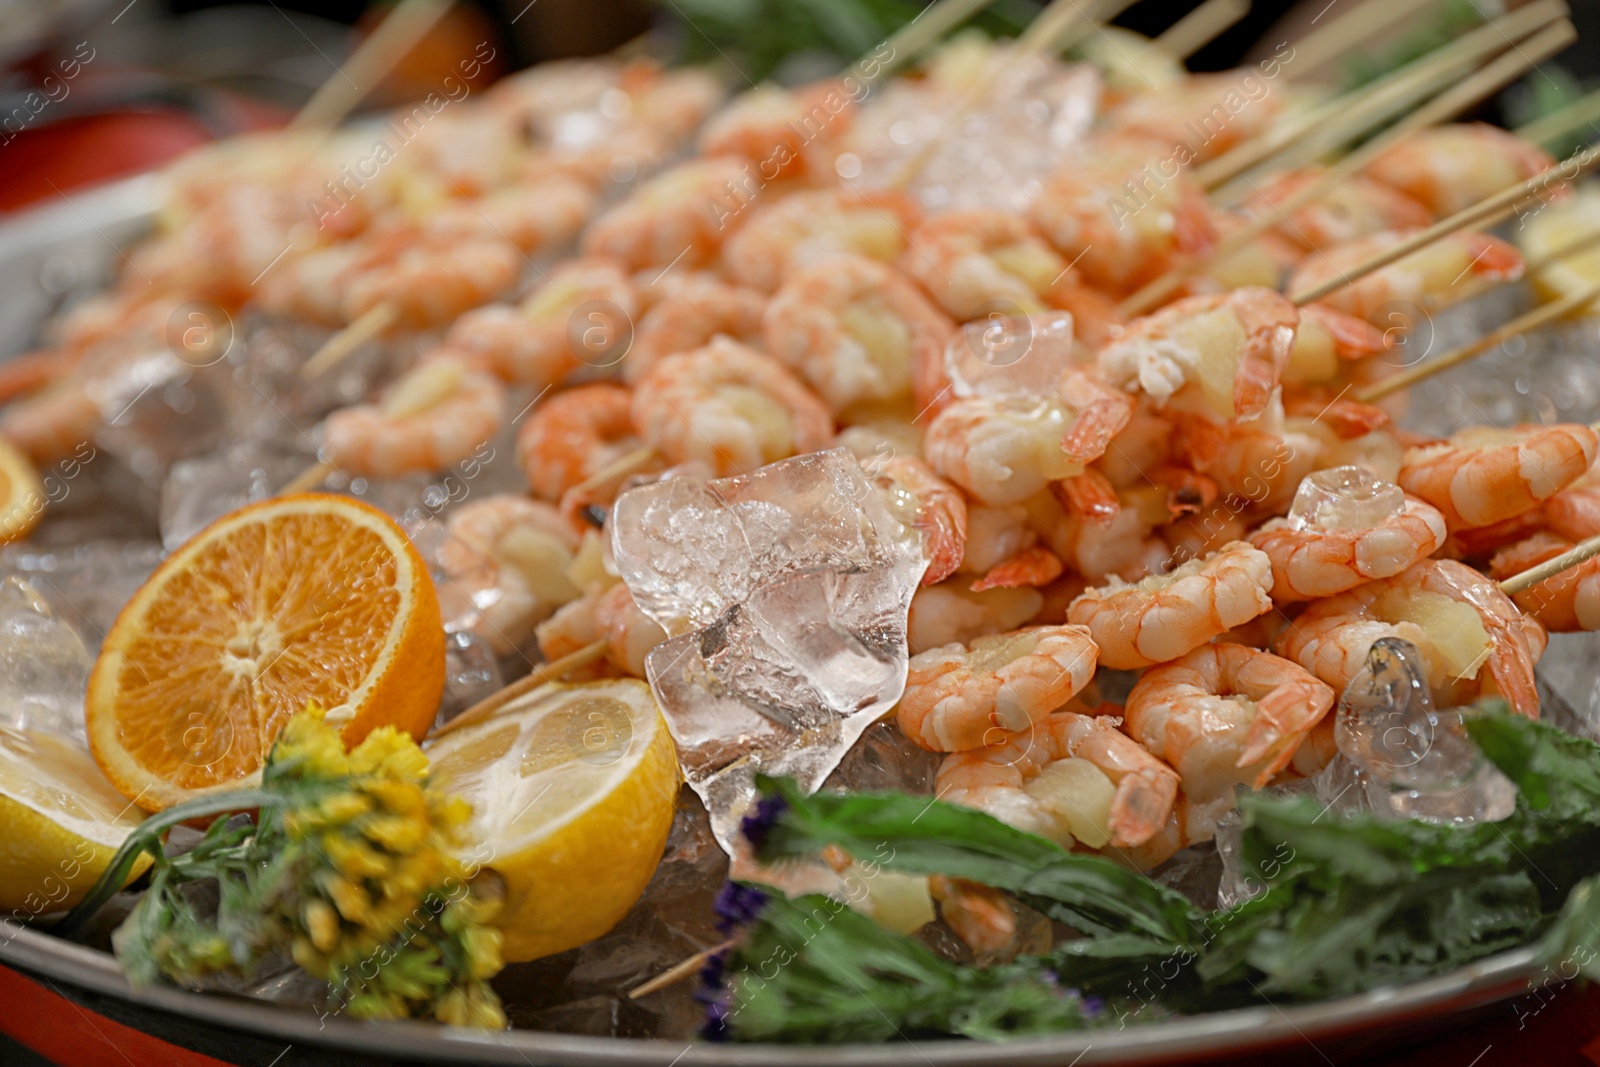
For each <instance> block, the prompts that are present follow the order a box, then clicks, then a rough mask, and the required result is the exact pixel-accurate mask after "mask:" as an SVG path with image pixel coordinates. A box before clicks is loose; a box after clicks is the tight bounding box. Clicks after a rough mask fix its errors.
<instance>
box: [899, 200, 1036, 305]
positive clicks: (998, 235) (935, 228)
mask: <svg viewBox="0 0 1600 1067" xmlns="http://www.w3.org/2000/svg"><path fill="white" fill-rule="evenodd" d="M907 243H908V245H909V247H908V248H907V249H906V251H905V253H904V254H903V255H901V257H900V269H901V270H903V271H905V272H906V273H907V274H909V275H910V276H911V277H912V278H914V279H915V280H916V281H917V283H918V284H919V285H921V286H922V288H923V289H924V290H925V291H926V292H927V293H928V294H929V295H930V296H932V297H933V298H934V300H935V301H937V302H938V304H939V306H940V307H942V308H944V310H945V311H946V312H948V313H949V314H950V315H951V316H952V317H954V318H955V320H956V321H957V322H971V321H972V320H974V319H980V318H984V317H985V316H987V315H988V314H990V313H991V312H998V313H1000V314H1005V315H1035V314H1038V313H1040V312H1043V311H1045V310H1046V309H1047V308H1048V306H1049V302H1048V299H1047V296H1048V294H1049V293H1050V291H1051V288H1052V286H1054V285H1056V284H1059V279H1061V277H1062V276H1063V274H1065V273H1066V271H1067V261H1066V260H1064V259H1062V258H1061V256H1060V255H1059V254H1058V253H1057V252H1056V251H1055V250H1054V249H1053V248H1051V247H1050V246H1049V245H1047V244H1045V242H1044V241H1043V240H1041V239H1040V237H1039V235H1038V234H1036V233H1034V231H1033V229H1032V227H1030V226H1029V225H1028V223H1027V222H1026V221H1025V220H1023V219H1022V218H1020V217H1018V216H1016V215H1011V214H1008V213H1006V212H1004V211H951V212H948V213H946V214H942V215H936V216H934V217H933V218H931V219H928V220H927V221H926V222H924V223H923V224H922V225H921V226H918V227H917V228H916V230H914V231H913V232H912V234H911V236H910V238H909V239H908V242H907Z"/></svg>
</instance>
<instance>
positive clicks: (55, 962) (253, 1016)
mask: <svg viewBox="0 0 1600 1067" xmlns="http://www.w3.org/2000/svg"><path fill="white" fill-rule="evenodd" d="M69 196H70V199H69V198H66V197H64V198H63V199H62V200H61V201H57V202H55V203H53V204H50V205H47V206H45V207H43V208H39V209H37V210H34V211H31V212H28V213H26V214H23V215H18V216H14V217H13V218H12V219H10V220H7V221H5V222H3V223H0V292H4V293H5V294H6V295H5V298H4V300H0V358H9V357H10V356H13V355H15V354H17V353H19V352H21V351H24V350H26V349H27V348H29V347H31V346H32V344H33V343H35V341H36V335H37V332H38V327H39V325H40V324H41V323H42V321H43V320H44V319H45V318H47V317H48V316H49V315H50V314H51V313H52V312H54V311H55V310H56V309H57V308H59V307H60V306H62V304H64V303H65V302H67V301H68V300H69V299H70V298H71V297H73V296H74V295H76V294H78V293H81V292H84V291H92V290H93V289H95V288H98V287H100V286H101V285H103V284H104V283H105V282H106V281H107V280H109V278H110V277H111V275H112V274H113V273H114V271H115V269H116V267H117V266H118V265H119V264H120V262H121V256H122V250H123V249H126V248H127V247H128V246H129V244H130V243H131V242H133V241H134V240H136V239H137V238H138V237H139V236H140V235H141V234H142V233H144V232H145V231H147V230H148V228H149V226H150V224H151V221H152V219H153V218H154V215H155V212H156V210H157V207H158V199H157V198H158V196H159V187H158V185H157V182H156V180H155V179H154V178H152V177H141V178H135V179H130V180H127V181H123V182H118V183H116V184H113V185H107V186H104V187H102V188H100V189H96V190H93V191H89V192H84V193H72V194H69ZM0 964H3V965H5V966H8V967H12V968H14V969H16V970H18V971H21V972H23V973H25V974H29V975H32V976H35V977H37V978H38V979H40V980H41V981H43V982H44V984H45V985H46V986H47V988H49V989H51V990H53V991H55V992H57V993H60V994H61V995H63V996H65V997H67V998H68V999H70V1000H73V1001H75V1002H77V1003H79V1004H81V1005H83V1006H85V1007H87V1008H89V1009H91V1010H93V1011H96V1012H99V1013H100V1014H102V1015H105V1016H107V1017H109V1018H111V1019H114V1020H116V1021H118V1022H121V1023H123V1024H125V1025H127V1026H130V1027H132V1028H135V1029H138V1030H141V1031H144V1032H146V1033H149V1034H151V1035H153V1036H155V1037H158V1038H161V1039H163V1040H165V1041H169V1042H171V1043H173V1044H176V1045H180V1046H183V1047H186V1048H190V1049H193V1050H195V1051H197V1052H200V1053H203V1054H207V1055H211V1056H214V1057H217V1058H219V1059H223V1060H226V1061H228V1062H232V1063H240V1064H261V1065H263V1067H266V1065H268V1064H273V1065H277V1067H290V1065H297V1064H324V1063H326V1064H341V1065H344V1064H386V1063H419V1062H427V1063H485V1064H490V1063H493V1064H499V1063H504V1064H512V1065H517V1067H528V1065H530V1064H537V1065H541V1067H543V1065H547V1064H585V1065H589V1064H593V1065H602V1064H614V1065H626V1067H646V1065H659V1067H673V1065H680V1067H687V1065H690V1064H722V1065H733V1064H748V1065H751V1067H788V1065H793V1067H802V1065H804V1067H810V1065H812V1064H816V1063H818V1062H819V1061H821V1060H823V1059H826V1060H827V1061H828V1062H829V1063H832V1064H835V1065H837V1067H880V1065H881V1067H890V1065H903V1064H906V1063H908V1062H922V1063H926V1064H928V1065H930V1067H956V1065H973V1067H977V1065H1012V1067H1069V1065H1084V1067H1087V1065H1090V1064H1172V1063H1192V1062H1197V1061H1208V1060H1209V1061H1219V1060H1226V1061H1228V1062H1234V1063H1238V1062H1249V1061H1250V1060H1253V1059H1256V1058H1258V1057H1259V1058H1260V1059H1261V1060H1262V1062H1266V1060H1267V1059H1268V1054H1269V1053H1271V1052H1272V1051H1274V1050H1279V1049H1285V1048H1294V1047H1298V1046H1303V1045H1305V1044H1308V1043H1310V1044H1314V1045H1315V1046H1316V1047H1317V1048H1318V1049H1319V1050H1320V1051H1321V1052H1322V1053H1323V1057H1322V1058H1324V1059H1327V1058H1328V1056H1329V1055H1331V1054H1334V1053H1336V1052H1337V1051H1340V1050H1342V1051H1344V1052H1346V1053H1349V1054H1354V1055H1361V1054H1363V1053H1365V1054H1366V1055H1372V1054H1375V1053H1377V1052H1378V1051H1379V1050H1380V1049H1381V1050H1382V1051H1393V1050H1394V1049H1395V1048H1396V1047H1403V1045H1405V1044H1407V1043H1413V1042H1417V1041H1420V1040H1423V1039H1425V1038H1427V1037H1428V1036H1430V1035H1432V1034H1436V1033H1439V1032H1441V1031H1444V1030H1447V1029H1457V1028H1459V1027H1460V1026H1461V1025H1462V1024H1463V1023H1464V1022H1465V1021H1466V1020H1467V1019H1468V1018H1470V1017H1481V1016H1483V1015H1485V1014H1488V1013H1490V1012H1492V1011H1495V1010H1499V1011H1506V1010H1509V1009H1507V1008H1504V1007H1500V1008H1498V1009H1496V1008H1495V1006H1496V1005H1497V1004H1500V1003H1501V1002H1503V1001H1506V1000H1509V999H1511V998H1513V997H1517V996H1520V995H1524V994H1526V993H1528V992H1529V990H1530V989H1531V988H1533V985H1534V982H1535V979H1536V977H1537V976H1538V974H1539V970H1538V968H1537V966H1536V964H1535V960H1534V955H1533V951H1532V949H1528V948H1524V949H1519V950H1516V951H1512V952H1507V953H1503V954H1501V955H1498V956H1494V957H1492V958H1490V959H1486V960H1482V961H1480V962H1478V963H1476V964H1474V965H1472V966H1468V967H1464V968H1462V969H1460V970H1458V971H1455V972H1453V973H1451V974H1448V975H1444V976H1441V977H1438V978H1433V979H1429V980H1427V981H1423V982H1416V983H1413V984H1411V985H1407V986H1403V987H1399V988H1392V989H1382V990H1375V991H1373V992H1369V993H1365V994H1362V995H1360V996H1354V997H1347V998H1344V999H1341V1000H1332V1001H1325V1002H1322V1003H1319V1004H1311V1005H1299V1006H1285V1007H1278V1006H1274V1005H1265V1006H1262V1007H1255V1008H1245V1009H1239V1010H1235V1011H1225V1012H1216V1013H1213V1014H1209V1015H1203V1016H1192V1017H1185V1018H1179V1019H1174V1020H1172V1021H1170V1022H1162V1023H1152V1024H1145V1025H1138V1026H1132V1027H1129V1028H1127V1029H1124V1030H1120V1031H1116V1030H1107V1031H1090V1032H1085V1033H1075V1034H1062V1035H1060V1036H1058V1037H1051V1038H1043V1039H1034V1040H1027V1041H1018V1042H1014V1043H1010V1044H1003V1045H992V1044H979V1043H975V1042H966V1041H953V1040H950V1041H945V1040H939V1041H916V1042H911V1041H909V1040H907V1041H896V1042H890V1043H887V1044H875V1045H850V1046H829V1047H827V1048H821V1047H815V1046H779V1045H714V1044H704V1043H694V1044H686V1043H685V1042H682V1041H663V1040H634V1039H624V1038H599V1037H582V1036H576V1035H570V1034H557V1033H548V1032H542V1031H534V1030H510V1031H506V1032H499V1033H493V1032H485V1031H478V1030H466V1029H456V1028H451V1027H444V1026H438V1025H435V1024H431V1023H423V1022H402V1023H367V1022H357V1021H353V1020H346V1019H339V1018H333V1017H326V1018H324V1017H322V1016H320V1015H319V1014H318V1013H317V1012H315V1011H313V1010H310V1009H309V1008H307V1009H291V1008H285V1007H278V1006H274V1005H271V1004H267V1003H263V1002H257V1001H251V1000H246V999H243V998H239V997H232V996H226V995H221V994H199V993H191V992H187V991H184V990H180V989H176V988H152V989H147V990H143V991H135V990H133V989H132V988H130V987H129V985H128V983H127V980H126V979H125V978H124V977H123V975H122V970H121V968H120V967H119V966H118V964H117V962H116V960H115V959H114V958H113V957H112V956H111V955H110V954H108V953H106V952H102V951H98V950H95V949H92V948H88V947H85V946H83V945H79V944H74V943H71V942H67V941H63V940H61V939H58V938H55V937H51V936H50V935H49V934H47V933H43V932H40V931H36V930H32V929H28V928H26V927H23V926H20V925H18V924H16V923H14V922H12V921H11V920H9V919H4V918H0ZM1276 1062H1277V1059H1276V1058H1274V1063H1276ZM1330 1062H1332V1061H1330Z"/></svg>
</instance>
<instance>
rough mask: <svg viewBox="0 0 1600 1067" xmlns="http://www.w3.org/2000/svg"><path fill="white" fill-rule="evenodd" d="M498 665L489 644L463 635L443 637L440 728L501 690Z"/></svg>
mask: <svg viewBox="0 0 1600 1067" xmlns="http://www.w3.org/2000/svg"><path fill="white" fill-rule="evenodd" d="M504 686H505V681H504V680H503V679H502V677H501V674H500V664H499V661H498V660H496V659H495V656H494V652H493V651H491V650H490V648H489V643H488V642H487V641H485V640H484V639H483V638H482V637H479V636H478V635H477V634H474V633H469V632H466V631H456V632H453V633H446V634H445V637H444V695H443V696H442V697H441V698H440V699H439V715H438V717H437V718H436V719H435V720H434V726H435V727H436V728H437V727H440V726H443V725H444V724H445V723H447V722H449V721H450V720H451V719H453V718H455V717H456V716H457V715H459V714H461V713H462V712H463V711H466V710H467V709H468V708H470V707H472V705H474V704H476V703H477V702H478V701H480V700H482V699H483V698H484V697H486V696H488V695H489V694H491V693H494V692H498V691H499V690H500V689H502V688H504Z"/></svg>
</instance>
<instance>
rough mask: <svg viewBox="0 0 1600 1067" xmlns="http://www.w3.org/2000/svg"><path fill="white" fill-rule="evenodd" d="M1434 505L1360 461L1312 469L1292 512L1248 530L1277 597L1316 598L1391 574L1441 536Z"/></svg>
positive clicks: (1428, 551) (1434, 547)
mask: <svg viewBox="0 0 1600 1067" xmlns="http://www.w3.org/2000/svg"><path fill="white" fill-rule="evenodd" d="M1444 539H1445V525H1444V516H1443V515H1441V514H1439V511H1438V509H1437V508H1434V507H1432V506H1431V505H1429V504H1426V503H1424V502H1423V501H1421V500H1418V499H1417V498H1416V497H1413V496H1404V495H1403V494H1402V493H1401V492H1400V490H1399V488H1398V487H1397V486H1395V485H1392V484H1391V483H1388V482H1385V481H1382V480H1380V479H1378V478H1376V477H1374V476H1373V475H1372V474H1370V473H1368V472H1367V471H1365V470H1363V469H1362V468H1360V467H1336V468H1333V469H1331V470H1322V471H1317V472H1315V473H1314V474H1310V475H1308V476H1307V477H1306V479H1305V480H1304V481H1303V482H1302V483H1301V487H1300V491H1299V494H1298V496H1297V497H1296V499H1295V506H1294V508H1293V509H1292V510H1291V511H1290V513H1289V518H1287V519H1274V520H1272V521H1271V522H1269V523H1267V524H1266V525H1265V526H1263V527H1261V528H1260V529H1259V530H1257V531H1256V532H1255V533H1253V534H1251V535H1250V537H1249V538H1248V540H1249V542H1250V543H1251V544H1252V545H1255V546H1256V547H1257V548H1259V549H1261V551H1263V552H1265V553H1266V554H1267V557H1268V558H1269V559H1271V560H1272V599H1273V600H1275V601H1277V602H1278V603H1280V604H1283V603H1288V602H1291V601H1296V600H1315V599H1317V598H1319V597H1325V596H1333V595H1335V594H1336V593H1342V592H1344V591H1345V590H1346V589H1354V588H1355V587H1356V586H1358V585H1360V584H1361V583H1362V582H1366V581H1371V580H1372V579H1374V578H1392V577H1394V576H1395V575H1397V574H1399V573H1400V572H1402V571H1404V570H1406V569H1407V568H1408V567H1410V566H1411V565H1412V564H1414V563H1417V562H1420V561H1421V560H1424V559H1427V558H1428V557H1429V556H1431V555H1433V553H1434V552H1436V551H1438V549H1439V546H1440V545H1442V544H1444Z"/></svg>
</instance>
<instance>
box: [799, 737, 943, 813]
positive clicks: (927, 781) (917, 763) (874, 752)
mask: <svg viewBox="0 0 1600 1067" xmlns="http://www.w3.org/2000/svg"><path fill="white" fill-rule="evenodd" d="M943 759H944V757H943V756H942V755H941V754H940V753H937V752H929V751H928V750H927V749H925V748H923V747H922V746H921V745H918V744H914V743H913V742H912V741H911V739H910V738H909V737H907V736H906V735H905V732H904V731H903V730H901V729H900V727H898V726H896V725H895V724H894V723H892V722H878V723H873V724H872V725H871V726H869V727H867V729H866V732H865V733H863V734H862V735H861V740H859V741H857V742H856V743H855V745H854V746H853V747H852V748H851V749H850V751H849V752H847V753H845V756H844V759H842V760H840V761H839V766H838V767H837V768H835V769H834V772H833V773H832V774H830V775H828V780H827V782H826V783H824V785H823V788H824V789H833V790H837V791H839V792H841V793H882V792H895V793H910V794H912V795H913V796H932V795H933V777H934V775H935V774H937V773H938V772H939V764H940V763H941V762H942V761H943Z"/></svg>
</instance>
